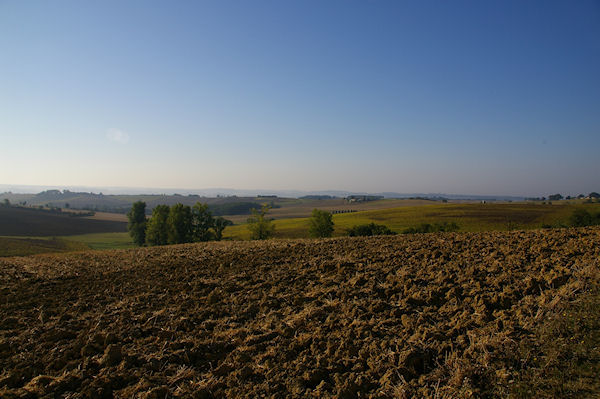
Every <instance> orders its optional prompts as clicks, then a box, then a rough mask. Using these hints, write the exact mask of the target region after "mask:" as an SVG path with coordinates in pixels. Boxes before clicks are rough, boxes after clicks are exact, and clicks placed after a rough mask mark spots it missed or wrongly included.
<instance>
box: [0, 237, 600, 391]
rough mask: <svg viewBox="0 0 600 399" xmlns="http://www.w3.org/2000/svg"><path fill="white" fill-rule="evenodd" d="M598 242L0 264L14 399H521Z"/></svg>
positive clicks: (465, 243)
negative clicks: (529, 344)
mask: <svg viewBox="0 0 600 399" xmlns="http://www.w3.org/2000/svg"><path fill="white" fill-rule="evenodd" d="M599 262H600V230H599V229H580V230H572V229H569V230H566V229H565V230H552V231H529V232H509V233H498V232H495V233H471V234H465V233H446V234H428V235H417V236H396V237H373V238H340V239H328V240H320V241H310V240H294V241H268V242H227V243H226V242H223V243H209V244H191V245H180V246H171V247H163V248H151V249H137V250H128V251H107V252H85V253H79V254H70V255H56V256H36V257H29V258H7V259H2V260H0V364H1V366H0V367H1V368H2V369H1V374H0V396H1V397H3V398H11V397H28V396H29V397H44V396H46V397H51V398H52V397H61V396H65V397H71V398H79V397H89V398H109V397H113V396H114V397H122V398H132V397H143V398H164V397H197V398H210V397H230V398H237V397H273V398H283V397H298V398H300V397H323V398H326V397H337V398H354V397H363V398H367V397H372V398H385V397H438V398H441V397H469V396H471V397H506V396H510V395H514V385H515V384H516V382H517V381H519V378H520V376H521V375H522V373H523V371H524V370H527V368H528V367H532V366H531V365H532V364H533V363H532V362H533V360H531V359H528V358H521V356H522V353H523V352H522V348H521V347H520V345H522V343H523V342H525V341H526V340H527V339H530V338H531V337H532V336H533V335H534V332H535V331H536V329H537V328H538V327H539V326H540V325H542V324H543V323H544V321H545V320H546V319H547V318H548V317H549V316H551V315H554V314H555V313H556V309H557V308H559V307H560V306H562V304H565V303H567V302H568V301H570V300H572V299H576V298H577V297H578V295H582V293H584V292H585V291H586V290H587V289H588V287H589V286H590V284H591V283H592V282H593V281H595V280H594V279H597V271H598V268H599Z"/></svg>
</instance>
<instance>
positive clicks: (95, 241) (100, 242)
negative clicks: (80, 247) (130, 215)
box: [62, 233, 134, 249]
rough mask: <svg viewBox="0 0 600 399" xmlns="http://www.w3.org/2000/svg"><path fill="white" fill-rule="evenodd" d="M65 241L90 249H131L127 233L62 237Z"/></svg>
mask: <svg viewBox="0 0 600 399" xmlns="http://www.w3.org/2000/svg"><path fill="white" fill-rule="evenodd" d="M62 238H63V239H65V240H69V241H74V242H78V243H83V244H85V245H87V246H88V247H90V248H91V249H125V248H133V247H134V245H133V241H132V240H131V237H130V236H129V233H93V234H81V235H76V236H65V237H62Z"/></svg>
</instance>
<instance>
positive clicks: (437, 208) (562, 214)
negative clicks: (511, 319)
mask: <svg viewBox="0 0 600 399" xmlns="http://www.w3.org/2000/svg"><path fill="white" fill-rule="evenodd" d="M577 208H583V209H587V210H588V211H590V212H600V204H598V203H595V204H572V203H561V204H556V203H555V204H553V205H548V204H541V203H531V202H528V203H502V204H495V203H491V204H490V203H488V204H439V203H437V204H435V205H421V206H412V207H409V206H404V207H398V208H390V209H380V210H373V211H364V212H356V213H347V214H338V215H333V221H334V223H335V231H334V236H342V235H345V234H346V230H347V229H349V228H351V227H352V226H355V225H357V224H366V223H371V222H373V223H377V224H383V225H385V226H387V227H389V228H390V229H392V230H393V231H395V232H397V233H401V232H402V231H403V230H404V229H407V228H409V227H415V226H418V225H419V224H421V223H443V222H456V223H457V224H458V225H459V227H460V231H486V230H516V229H536V228H541V227H542V225H557V224H560V223H563V224H566V223H567V221H568V219H569V216H570V215H571V213H573V211H574V210H575V209H577ZM273 223H274V224H275V238H302V237H308V219H307V218H295V219H281V220H275V221H274V222H273ZM223 237H224V238H226V239H231V240H247V239H249V237H250V234H249V231H248V228H247V226H246V225H244V224H240V225H235V226H230V227H228V228H227V229H225V232H224V234H223Z"/></svg>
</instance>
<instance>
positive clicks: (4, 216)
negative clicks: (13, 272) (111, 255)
mask: <svg viewBox="0 0 600 399" xmlns="http://www.w3.org/2000/svg"><path fill="white" fill-rule="evenodd" d="M124 231H127V222H122V221H110V220H94V219H88V218H85V217H74V216H73V214H70V213H67V212H57V211H50V210H41V209H35V208H26V207H17V206H0V236H30V237H44V236H67V235H75V234H89V233H113V232H124Z"/></svg>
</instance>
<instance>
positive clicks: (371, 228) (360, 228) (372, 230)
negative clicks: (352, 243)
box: [348, 223, 396, 237]
mask: <svg viewBox="0 0 600 399" xmlns="http://www.w3.org/2000/svg"><path fill="white" fill-rule="evenodd" d="M394 234H396V233H395V232H394V231H392V230H390V229H389V227H387V226H385V225H383V224H375V223H369V224H359V225H356V226H354V227H352V228H351V229H349V230H348V235H349V236H350V237H360V236H379V235H394Z"/></svg>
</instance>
